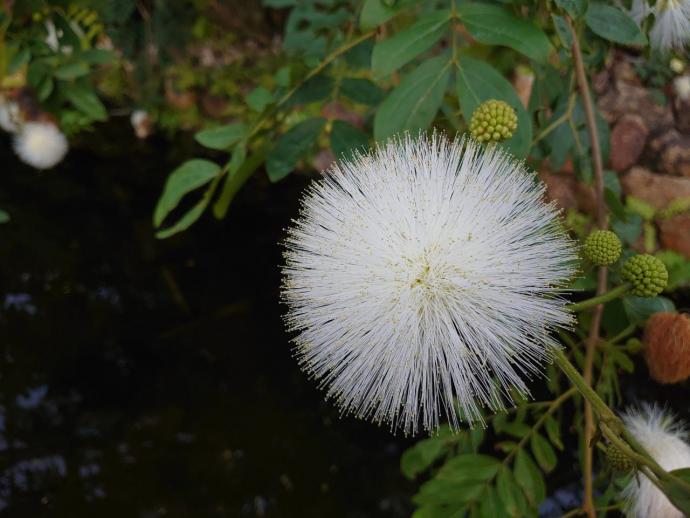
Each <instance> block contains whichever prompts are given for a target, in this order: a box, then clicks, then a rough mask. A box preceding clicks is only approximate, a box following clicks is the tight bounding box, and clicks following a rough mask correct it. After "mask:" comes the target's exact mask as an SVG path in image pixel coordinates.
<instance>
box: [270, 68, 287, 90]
mask: <svg viewBox="0 0 690 518" xmlns="http://www.w3.org/2000/svg"><path fill="white" fill-rule="evenodd" d="M274 78H275V82H276V84H277V85H278V86H282V87H283V88H287V87H288V86H290V65H285V66H284V67H280V68H279V69H278V71H277V72H276V74H275V76H274Z"/></svg>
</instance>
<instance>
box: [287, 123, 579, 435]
mask: <svg viewBox="0 0 690 518" xmlns="http://www.w3.org/2000/svg"><path fill="white" fill-rule="evenodd" d="M543 194H544V187H543V186H542V184H541V183H539V182H538V181H537V179H536V177H535V175H534V174H532V173H529V172H528V171H527V170H526V169H525V167H524V165H523V164H522V163H520V162H518V161H516V160H514V159H512V158H510V157H509V156H508V155H506V154H505V153H503V152H501V151H499V150H498V148H496V147H489V148H482V147H480V146H479V145H478V144H476V143H474V142H473V141H471V140H460V141H458V140H456V141H454V142H448V141H447V140H446V139H445V138H443V137H439V136H434V137H432V138H430V139H429V138H425V137H422V138H420V139H418V140H413V139H411V138H409V137H408V138H405V139H399V140H391V141H389V142H388V143H387V144H386V145H384V146H382V147H379V148H377V149H376V151H374V152H373V153H372V154H371V155H368V156H358V157H356V158H353V159H352V160H346V161H343V162H341V163H340V164H339V165H336V166H334V167H332V168H331V169H330V170H329V171H327V172H326V173H324V178H323V179H322V180H320V181H316V182H314V183H313V184H312V185H311V187H310V188H309V189H308V191H307V192H306V194H305V196H304V198H303V200H302V209H301V213H300V217H299V218H298V219H297V220H296V221H294V222H293V226H292V228H290V229H289V231H288V237H287V240H286V248H287V251H286V253H285V259H286V264H285V266H284V267H283V274H284V284H283V293H282V294H283V299H284V301H285V302H287V304H288V306H289V311H288V314H287V323H288V326H289V327H290V328H291V329H292V330H296V331H299V334H298V335H297V337H296V339H295V343H296V353H297V356H298V358H299V359H300V362H301V364H302V366H303V367H304V368H305V369H306V370H307V371H309V372H310V373H311V374H313V376H314V377H316V378H317V379H318V380H320V381H321V384H322V386H323V387H327V394H328V396H330V397H333V398H335V399H336V401H337V403H338V404H339V406H340V407H341V408H342V409H343V411H344V412H354V413H356V414H357V415H359V416H360V417H362V418H369V419H372V420H374V421H376V422H382V421H386V422H389V423H390V425H391V428H393V429H396V428H402V429H403V430H405V432H412V433H414V432H416V431H417V429H418V424H419V420H420V418H421V422H422V425H423V427H424V428H425V429H434V428H436V427H437V426H438V424H439V419H440V415H441V413H445V414H446V416H447V417H448V419H449V420H450V424H451V425H452V426H453V427H457V426H458V423H459V421H460V420H462V419H464V420H467V421H470V422H471V421H473V420H477V419H481V415H480V412H479V407H480V406H486V407H489V408H491V409H498V408H502V405H503V401H505V400H506V399H508V400H510V398H511V394H510V390H511V389H517V391H518V392H519V393H521V394H524V395H526V394H527V393H528V389H527V387H526V385H525V383H524V377H529V376H530V375H531V374H533V373H537V372H539V370H540V363H541V362H542V361H543V360H544V359H545V358H546V357H547V354H548V353H547V349H548V347H549V346H551V345H555V343H554V341H553V340H552V338H551V337H550V336H549V331H550V330H552V329H553V328H554V327H556V326H562V325H567V324H568V323H569V322H570V321H571V318H570V315H569V313H568V312H567V310H566V309H565V308H564V301H563V300H562V299H561V298H559V297H558V291H559V287H562V286H563V284H564V282H566V281H567V280H568V279H569V278H570V277H571V275H572V274H573V269H574V268H573V264H574V256H575V251H574V247H573V244H572V242H571V241H570V240H569V239H568V238H567V236H566V235H565V234H564V232H563V230H562V227H561V226H560V225H559V223H558V221H557V211H556V210H555V209H554V207H553V206H552V205H547V204H545V203H544V202H543V200H542V197H543ZM456 403H457V405H456Z"/></svg>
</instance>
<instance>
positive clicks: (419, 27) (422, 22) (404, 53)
mask: <svg viewBox="0 0 690 518" xmlns="http://www.w3.org/2000/svg"><path fill="white" fill-rule="evenodd" d="M449 21H450V11H447V10H444V11H435V12H432V13H429V14H426V15H424V16H422V17H421V18H420V19H419V20H418V21H417V22H416V23H415V24H413V25H412V26H411V27H409V28H407V29H405V30H404V31H401V32H399V33H397V34H395V35H394V36H392V37H390V38H388V39H386V40H384V41H382V42H380V43H377V44H376V45H375V46H374V51H373V53H372V55H371V69H372V71H373V73H374V76H375V77H383V76H387V75H388V74H390V73H391V72H393V71H395V70H397V69H398V68H400V67H401V66H403V65H404V64H406V63H409V62H410V61H411V60H413V59H414V58H415V57H417V56H418V55H419V54H421V53H422V52H424V51H425V50H428V49H430V48H431V47H432V45H434V43H436V42H437V41H438V40H439V39H441V36H443V34H444V33H445V32H446V30H447V28H448V22H449Z"/></svg>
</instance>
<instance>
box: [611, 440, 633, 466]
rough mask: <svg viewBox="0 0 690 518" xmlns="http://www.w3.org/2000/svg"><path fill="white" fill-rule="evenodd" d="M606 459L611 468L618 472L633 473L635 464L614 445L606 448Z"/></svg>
mask: <svg viewBox="0 0 690 518" xmlns="http://www.w3.org/2000/svg"><path fill="white" fill-rule="evenodd" d="M606 458H607V459H608V461H609V464H610V465H611V467H612V468H613V469H614V470H616V471H622V472H626V473H627V472H628V471H632V469H633V467H634V465H633V462H632V461H631V460H630V459H629V458H628V457H626V456H625V454H624V453H623V452H622V451H621V450H620V449H618V448H617V447H616V446H614V445H613V444H609V445H608V446H607V447H606Z"/></svg>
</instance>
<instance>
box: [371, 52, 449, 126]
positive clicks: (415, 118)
mask: <svg viewBox="0 0 690 518" xmlns="http://www.w3.org/2000/svg"><path fill="white" fill-rule="evenodd" d="M450 65H451V63H450V62H449V61H448V58H447V57H446V56H439V57H436V58H432V59H429V60H427V61H425V62H424V63H422V64H421V65H419V66H418V67H417V68H416V69H414V70H413V71H412V72H410V73H409V74H408V75H407V76H405V78H404V79H403V80H402V82H401V83H400V85H398V87H397V88H395V89H394V90H393V91H392V92H391V93H390V95H388V97H386V99H385V100H384V101H383V102H382V103H381V106H380V107H379V109H378V111H377V112H376V116H375V118H374V137H375V138H376V140H383V139H386V138H387V137H390V136H392V135H394V134H396V133H398V132H401V131H406V130H407V131H415V130H424V129H426V128H427V127H429V125H430V124H431V123H432V122H433V121H434V118H435V117H436V113H437V112H438V109H439V107H440V106H441V103H442V102H443V95H444V94H445V91H446V88H447V86H448V79H449V78H450Z"/></svg>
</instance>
